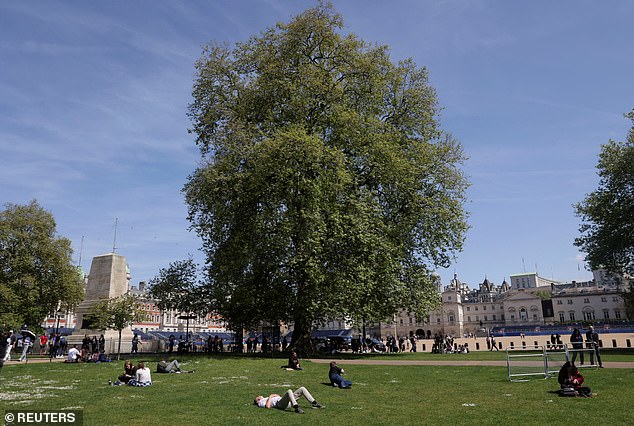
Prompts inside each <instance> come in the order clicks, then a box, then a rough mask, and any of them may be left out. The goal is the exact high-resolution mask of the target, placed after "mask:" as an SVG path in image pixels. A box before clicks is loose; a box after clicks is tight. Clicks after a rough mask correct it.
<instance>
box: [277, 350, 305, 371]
mask: <svg viewBox="0 0 634 426" xmlns="http://www.w3.org/2000/svg"><path fill="white" fill-rule="evenodd" d="M282 368H287V369H291V370H303V368H302V367H301V366H300V365H299V357H298V356H297V352H295V351H293V352H291V356H289V357H288V365H283V366H282Z"/></svg>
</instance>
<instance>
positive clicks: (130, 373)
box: [108, 359, 136, 386]
mask: <svg viewBox="0 0 634 426" xmlns="http://www.w3.org/2000/svg"><path fill="white" fill-rule="evenodd" d="M135 377H136V367H135V366H134V364H132V361H130V360H129V359H126V360H125V362H124V363H123V374H122V375H120V376H119V377H118V378H117V381H116V382H114V383H112V380H109V381H108V383H110V384H111V385H114V386H121V385H125V384H127V383H128V382H129V381H130V380H132V379H134V378H135Z"/></svg>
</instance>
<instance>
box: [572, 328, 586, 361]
mask: <svg viewBox="0 0 634 426" xmlns="http://www.w3.org/2000/svg"><path fill="white" fill-rule="evenodd" d="M570 343H571V344H572V349H573V352H572V360H571V362H572V363H573V364H574V363H575V361H576V360H577V353H579V359H580V360H581V365H583V336H582V335H581V332H580V331H579V329H578V328H575V329H574V330H572V334H571V335H570ZM579 349H581V350H579Z"/></svg>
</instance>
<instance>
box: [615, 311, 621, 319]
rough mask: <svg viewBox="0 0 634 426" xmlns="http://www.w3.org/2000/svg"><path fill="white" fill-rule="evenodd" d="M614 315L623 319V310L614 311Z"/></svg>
mask: <svg viewBox="0 0 634 426" xmlns="http://www.w3.org/2000/svg"><path fill="white" fill-rule="evenodd" d="M614 317H615V318H616V319H619V320H620V319H621V311H614Z"/></svg>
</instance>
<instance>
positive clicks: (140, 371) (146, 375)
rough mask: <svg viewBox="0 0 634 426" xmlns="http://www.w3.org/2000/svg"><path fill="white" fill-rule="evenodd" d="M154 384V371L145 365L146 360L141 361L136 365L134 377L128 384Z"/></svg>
mask: <svg viewBox="0 0 634 426" xmlns="http://www.w3.org/2000/svg"><path fill="white" fill-rule="evenodd" d="M151 384H152V373H150V369H149V368H147V367H146V366H145V363H144V362H140V363H139V364H138V365H137V367H136V374H135V376H134V379H130V381H128V386H142V387H144V386H150V385H151Z"/></svg>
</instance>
